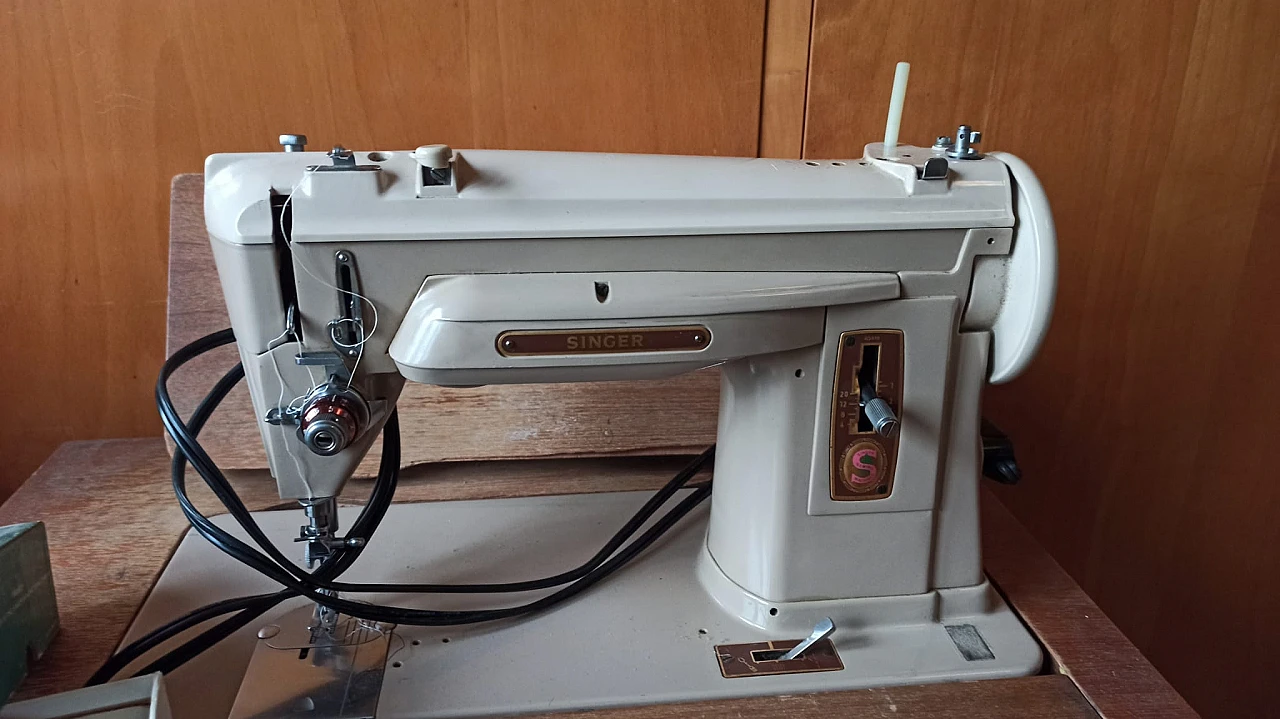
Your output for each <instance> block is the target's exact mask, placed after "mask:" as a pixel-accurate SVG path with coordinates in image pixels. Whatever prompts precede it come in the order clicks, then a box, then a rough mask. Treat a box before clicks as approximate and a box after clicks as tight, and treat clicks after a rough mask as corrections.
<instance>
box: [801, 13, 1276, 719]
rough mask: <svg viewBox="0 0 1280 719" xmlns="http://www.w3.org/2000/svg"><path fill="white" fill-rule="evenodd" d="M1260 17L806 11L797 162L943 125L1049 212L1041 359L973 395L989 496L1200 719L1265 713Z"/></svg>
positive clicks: (1266, 244) (1271, 587)
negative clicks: (1040, 199)
mask: <svg viewBox="0 0 1280 719" xmlns="http://www.w3.org/2000/svg"><path fill="white" fill-rule="evenodd" d="M1277 37H1280V4H1277V3H1275V2H1271V1H1268V0H1254V1H1243V0H1242V1H1237V2H1226V1H1223V2H1219V1H1216V0H1203V1H1196V0H1180V1H1166V0H1146V1H1144V0H1123V1H1111V2H1086V1H1084V0H1069V1H1065V2H1053V3H1029V2H1018V1H1016V0H1009V1H997V0H990V1H984V0H967V1H964V2H952V3H947V4H946V11H945V12H940V11H939V4H938V3H935V2H928V1H924V0H915V1H912V0H905V1H904V0H898V1H896V2H883V1H875V2H871V1H867V2H838V1H836V0H816V3H815V9H814V24H813V48H812V57H811V61H810V79H809V91H808V108H807V115H806V134H805V154H806V156H809V157H815V158H817V157H848V156H851V155H860V154H861V152H862V149H861V148H862V145H863V144H864V143H866V142H868V141H874V140H878V139H879V137H880V135H881V133H882V128H883V126H884V115H885V108H886V105H887V100H888V94H889V88H890V85H891V82H892V73H893V63H894V62H895V61H898V60H907V61H910V62H911V63H912V71H911V89H910V90H909V92H908V95H907V101H906V114H905V119H904V122H903V130H902V137H903V141H905V142H914V143H916V144H927V143H928V142H929V141H930V140H931V139H932V138H933V137H934V136H936V135H938V134H942V133H947V134H950V132H951V131H953V130H954V128H955V125H956V124H957V123H958V122H961V121H963V122H968V123H970V124H973V125H974V126H975V127H977V128H978V129H981V130H983V131H984V133H985V135H986V138H985V142H984V145H986V146H989V147H990V148H991V149H1002V150H1008V151H1011V152H1013V153H1015V154H1018V155H1020V156H1022V157H1023V158H1024V159H1026V160H1027V161H1028V162H1030V164H1031V166H1032V167H1033V168H1035V170H1036V172H1037V174H1038V175H1039V176H1040V179H1041V180H1042V181H1043V183H1044V185H1045V188H1046V190H1047V192H1048V195H1049V198H1050V201H1051V202H1052V204H1053V208H1054V215H1055V219H1056V222H1057V226H1058V232H1059V243H1060V257H1059V260H1060V275H1059V296H1058V304H1057V309H1056V312H1055V315H1054V320H1053V327H1052V329H1051V331H1050V335H1049V339H1048V341H1047V343H1046V345H1045V347H1044V349H1043V351H1042V354H1041V356H1040V357H1039V358H1038V359H1037V361H1036V362H1035V363H1034V364H1033V365H1032V367H1031V369H1030V371H1029V372H1028V373H1027V375H1026V376H1024V377H1023V378H1021V379H1019V380H1017V381H1015V382H1014V383H1012V384H1011V385H1009V386H1007V387H1000V388H994V389H993V390H991V391H990V392H989V393H988V397H987V399H988V401H987V412H988V414H989V415H990V416H992V417H993V418H994V419H996V420H997V422H998V423H999V424H1001V425H1002V426H1003V427H1004V429H1006V430H1007V431H1008V432H1009V433H1010V434H1011V435H1012V436H1013V438H1014V440H1015V442H1016V443H1017V447H1018V454H1019V457H1020V459H1021V460H1022V463H1023V469H1024V472H1025V476H1026V478H1025V480H1024V482H1023V484H1022V485H1021V486H1018V487H1015V488H1011V489H1008V490H1006V491H1002V492H1001V496H1002V498H1003V499H1004V500H1005V501H1006V502H1007V503H1008V504H1009V505H1010V506H1011V507H1012V508H1013V509H1014V510H1015V511H1016V512H1017V513H1018V514H1019V516H1020V517H1021V519H1022V520H1023V521H1024V522H1026V523H1027V524H1028V526H1029V527H1030V528H1031V529H1032V530H1033V531H1034V532H1035V534H1036V536H1037V537H1038V538H1039V539H1040V541H1042V542H1044V543H1045V545H1046V546H1047V547H1048V548H1049V549H1050V550H1051V552H1052V553H1053V554H1054V555H1055V556H1056V557H1057V558H1058V560H1059V561H1060V562H1062V564H1063V565H1064V566H1065V567H1066V568H1067V569H1068V570H1069V571H1070V572H1071V573H1072V574H1073V575H1074V576H1075V577H1076V578H1077V580H1079V581H1080V582H1081V584H1082V585H1083V586H1084V587H1085V589H1086V591H1088V592H1089V593H1090V594H1091V595H1092V596H1093V597H1094V599H1095V600H1096V601H1097V602H1098V603H1099V604H1100V605H1101V606H1102V608H1103V609H1104V610H1105V611H1106V612H1107V613H1108V614H1109V615H1110V616H1111V617H1112V618H1113V619H1114V620H1115V622H1116V624H1117V625H1119V626H1120V628H1121V629H1123V630H1124V631H1125V632H1126V633H1127V634H1128V635H1129V636H1130V638H1131V639H1133V640H1134V642H1135V643H1136V644H1137V645H1138V646H1139V648H1140V649H1142V650H1143V651H1144V652H1145V653H1146V654H1147V655H1148V656H1149V657H1150V658H1151V660H1152V661H1153V662H1154V663H1155V665H1156V666H1157V667H1158V668H1159V669H1160V670H1161V671H1162V672H1164V673H1165V674H1166V675H1167V676H1168V677H1169V679H1170V680H1171V681H1172V682H1173V684H1174V686H1175V687H1176V688H1178V689H1179V690H1180V691H1181V692H1183V693H1184V694H1185V695H1186V697H1187V698H1188V699H1189V700H1190V701H1191V703H1192V704H1193V705H1194V706H1196V707H1197V708H1198V709H1199V710H1200V711H1201V712H1202V713H1203V714H1204V715H1205V716H1207V717H1262V716H1274V712H1275V708H1276V707H1277V706H1280V684H1278V683H1276V682H1275V681H1274V680H1273V679H1272V677H1274V675H1275V674H1276V672H1277V671H1278V670H1280V660H1278V659H1277V654H1276V652H1275V651H1273V647H1274V646H1276V645H1277V643H1280V619H1277V612H1276V608H1277V601H1280V600H1278V599H1277V597H1278V596H1280V529H1277V526H1278V525H1277V523H1276V521H1275V519H1274V518H1275V517H1276V516H1278V514H1280V483H1277V481H1276V478H1277V477H1278V476H1280V471H1278V470H1277V466H1278V465H1280V443H1277V442H1276V441H1275V437H1276V433H1277V430H1280V421H1278V420H1277V417H1278V416H1280V415H1278V414H1277V411H1276V409H1275V408H1276V407H1277V402H1280V393H1278V392H1280V390H1277V387H1278V386H1280V385H1277V382H1276V380H1275V379H1274V378H1273V377H1272V376H1271V375H1272V373H1274V372H1275V370H1276V368H1277V367H1280V332H1278V331H1277V330H1278V329H1280V325H1278V322H1280V320H1278V319H1277V300H1280V290H1277V283H1276V281H1275V279H1274V278H1275V277H1276V276H1278V275H1280V249H1278V248H1277V239H1278V237H1280V235H1278V234H1277V230H1276V228H1277V226H1278V224H1277V223H1278V222H1280V215H1278V214H1277V213H1278V210H1277V207H1278V206H1280V154H1278V152H1280V151H1278V150H1277V137H1278V136H1280V80H1277V78H1278V77H1280V43H1278V42H1277Z"/></svg>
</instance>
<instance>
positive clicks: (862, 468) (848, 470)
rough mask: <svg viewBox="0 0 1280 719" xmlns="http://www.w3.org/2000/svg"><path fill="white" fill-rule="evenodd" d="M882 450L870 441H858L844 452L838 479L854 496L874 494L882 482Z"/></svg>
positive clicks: (878, 444) (873, 441)
mask: <svg viewBox="0 0 1280 719" xmlns="http://www.w3.org/2000/svg"><path fill="white" fill-rule="evenodd" d="M884 459H885V458H884V448H882V447H881V446H880V443H878V442H876V441H875V440H872V439H860V440H858V441H856V442H854V443H853V444H851V445H849V449H847V450H845V453H844V459H843V461H842V462H841V463H840V464H841V467H840V478H841V479H842V480H843V481H844V485H845V486H846V487H848V488H849V491H851V492H854V493H855V494H869V493H872V492H876V491H877V489H878V488H879V487H880V485H881V484H882V483H883V481H884V469H885V467H884Z"/></svg>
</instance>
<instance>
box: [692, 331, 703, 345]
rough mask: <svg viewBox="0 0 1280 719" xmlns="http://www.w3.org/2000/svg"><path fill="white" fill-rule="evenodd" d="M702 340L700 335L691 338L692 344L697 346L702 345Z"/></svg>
mask: <svg viewBox="0 0 1280 719" xmlns="http://www.w3.org/2000/svg"><path fill="white" fill-rule="evenodd" d="M702 340H703V337H702V335H700V334H695V335H694V336H693V342H694V344H699V345H700V344H702Z"/></svg>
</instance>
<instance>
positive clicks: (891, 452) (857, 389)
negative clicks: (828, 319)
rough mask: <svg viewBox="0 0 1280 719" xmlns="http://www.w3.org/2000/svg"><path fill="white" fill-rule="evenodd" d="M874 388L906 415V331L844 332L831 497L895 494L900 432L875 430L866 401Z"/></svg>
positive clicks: (833, 409)
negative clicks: (904, 372)
mask: <svg viewBox="0 0 1280 719" xmlns="http://www.w3.org/2000/svg"><path fill="white" fill-rule="evenodd" d="M864 388H865V389H872V390H874V395H873V396H878V397H880V398H881V399H883V400H884V401H886V402H888V403H889V407H890V408H892V409H893V412H894V414H896V415H898V416H899V417H901V416H902V332H899V331H897V330H859V331H856V332H845V333H843V334H841V335H840V349H839V351H838V352H837V354H836V383H835V396H834V397H833V398H832V401H831V499H833V500H835V501H837V502H854V501H862V500H867V499H883V498H885V497H888V496H889V495H890V494H892V493H893V473H894V469H895V465H896V464H897V461H896V460H897V457H898V434H897V433H896V432H895V433H893V434H892V435H891V436H889V437H883V436H881V435H879V434H877V433H876V430H875V428H874V427H873V426H872V425H871V422H870V421H869V420H868V418H867V416H866V414H865V412H863V410H862V401H863V399H864V398H865V397H866V396H867V392H865V391H864Z"/></svg>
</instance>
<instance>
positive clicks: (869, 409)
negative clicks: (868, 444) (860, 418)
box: [861, 383, 898, 437]
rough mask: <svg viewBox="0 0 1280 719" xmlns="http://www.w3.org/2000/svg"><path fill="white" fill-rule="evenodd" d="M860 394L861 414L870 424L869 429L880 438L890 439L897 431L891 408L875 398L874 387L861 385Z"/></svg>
mask: <svg viewBox="0 0 1280 719" xmlns="http://www.w3.org/2000/svg"><path fill="white" fill-rule="evenodd" d="M861 394H862V414H863V415H864V416H866V418H867V421H868V422H870V423H871V428H872V429H874V430H875V431H876V434H878V435H880V436H881V437H892V436H893V433H894V432H896V431H898V415H896V414H894V412H893V408H892V407H890V406H889V403H888V402H886V401H884V400H883V399H881V398H880V397H878V396H876V390H875V387H873V386H872V385H871V384H870V383H863V385H862V387H861Z"/></svg>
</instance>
